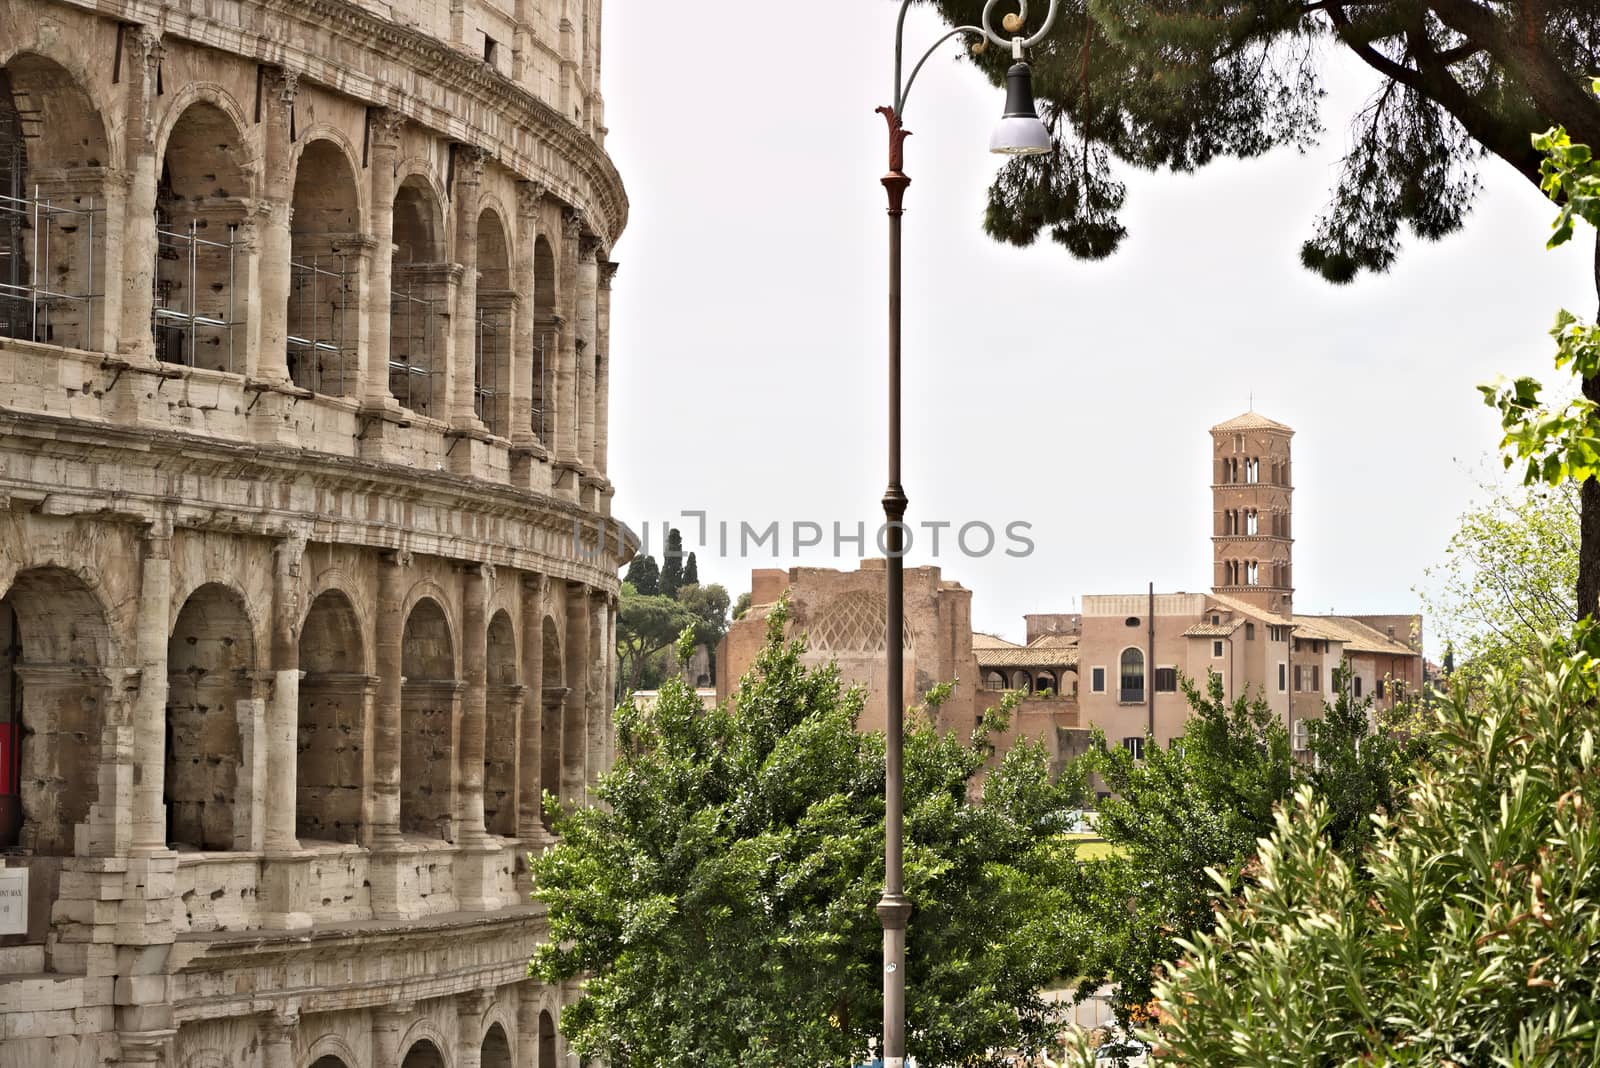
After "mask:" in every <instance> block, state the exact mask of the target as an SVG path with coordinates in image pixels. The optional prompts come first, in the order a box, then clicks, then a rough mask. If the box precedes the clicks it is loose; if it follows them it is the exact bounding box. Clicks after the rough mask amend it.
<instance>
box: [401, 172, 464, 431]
mask: <svg viewBox="0 0 1600 1068" xmlns="http://www.w3.org/2000/svg"><path fill="white" fill-rule="evenodd" d="M442 219H443V216H442V215H441V213H440V210H439V201H438V199H437V198H436V197H435V196H434V195H433V190H432V189H431V188H430V187H429V186H428V183H427V182H426V181H425V180H424V179H423V178H422V177H421V176H420V175H415V174H414V175H412V176H411V177H409V178H407V179H406V180H405V181H403V182H401V183H400V188H399V189H398V190H396V191H395V196H394V259H393V261H392V262H391V265H390V286H389V289H390V292H389V392H390V393H391V394H393V396H394V399H395V400H396V401H398V402H399V403H400V405H401V406H402V407H404V408H409V409H411V410H412V411H413V412H416V413H417V414H418V415H434V414H436V409H435V403H434V402H435V399H436V398H435V393H439V392H440V391H439V390H436V389H435V388H434V387H435V382H436V380H437V377H438V375H439V372H440V370H441V368H440V360H439V358H438V355H437V354H438V353H440V352H442V346H440V345H439V338H440V336H441V333H440V332H441V331H442V330H443V329H444V328H445V325H444V322H443V316H444V314H445V309H446V306H447V305H446V302H445V295H446V292H447V286H448V284H449V279H450V265H449V264H447V263H445V262H444V238H443V229H444V224H443V221H442ZM444 399H445V398H444V397H443V395H442V393H440V395H439V396H438V397H437V400H438V402H439V407H438V409H437V413H438V414H442V412H443V402H444Z"/></svg>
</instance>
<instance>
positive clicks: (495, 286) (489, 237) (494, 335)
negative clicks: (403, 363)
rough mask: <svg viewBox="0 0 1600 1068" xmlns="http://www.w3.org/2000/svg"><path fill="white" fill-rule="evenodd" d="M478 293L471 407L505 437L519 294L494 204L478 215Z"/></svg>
mask: <svg viewBox="0 0 1600 1068" xmlns="http://www.w3.org/2000/svg"><path fill="white" fill-rule="evenodd" d="M477 294H478V307H477V310H476V312H477V316H478V321H477V324H476V330H475V332H474V334H473V337H474V339H475V346H476V348H475V351H474V353H473V365H472V366H473V380H472V403H473V408H474V410H475V411H476V412H477V413H478V418H479V419H481V420H483V425H484V426H486V427H488V429H489V433H491V434H495V435H498V436H500V437H506V436H509V435H510V433H511V333H512V329H513V327H514V325H515V317H516V301H517V297H516V294H515V293H514V292H513V291H512V288H511V249H510V243H509V242H508V240H507V238H506V227H505V223H504V221H503V220H501V218H500V215H499V213H498V212H496V211H495V210H494V209H493V208H485V209H484V210H483V212H482V213H481V214H480V215H479V216H478V288H477Z"/></svg>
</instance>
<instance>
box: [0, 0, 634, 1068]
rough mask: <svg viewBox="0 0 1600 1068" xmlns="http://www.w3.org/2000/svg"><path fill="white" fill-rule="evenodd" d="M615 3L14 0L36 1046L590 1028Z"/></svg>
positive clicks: (309, 1057)
mask: <svg viewBox="0 0 1600 1068" xmlns="http://www.w3.org/2000/svg"><path fill="white" fill-rule="evenodd" d="M599 17H600V3H599V0H525V2H524V0H519V2H517V3H515V4H504V5H501V4H497V3H495V2H494V0H462V2H460V3H452V4H449V5H436V4H431V3H421V2H410V0H407V2H402V3H396V4H393V5H390V4H371V3H349V4H345V3H327V2H324V0H292V2H290V3H286V4H263V3H256V2H253V0H244V2H241V3H233V4H190V3H182V2H179V3H165V2H162V3H150V4H145V5H142V6H137V5H126V4H120V3H112V4H110V5H106V4H98V5H97V4H89V3H81V2H77V0H0V862H3V865H4V867H3V868H0V922H3V923H4V924H6V925H7V926H5V927H4V928H3V929H4V930H6V931H8V932H11V933H7V934H4V935H0V1068H35V1066H44V1065H50V1066H57V1065H60V1066H72V1068H89V1066H91V1065H93V1066H99V1065H107V1064H113V1065H123V1064H129V1065H131V1064H142V1065H161V1066H168V1068H222V1066H228V1068H233V1066H256V1065H259V1066H262V1068H509V1066H512V1065H516V1066H524V1065H525V1066H530V1068H533V1066H538V1068H546V1066H554V1065H557V1064H561V1065H567V1064H575V1063H576V1061H575V1059H573V1058H571V1057H569V1056H568V1054H567V1051H566V1050H565V1049H564V1048H563V1047H562V1045H561V1042H560V1039H559V1038H558V1037H557V1026H558V1024H559V1020H560V1014H561V1011H562V1007H563V1006H564V1005H566V1004H569V1003H570V1002H571V1000H572V999H573V997H574V996H575V991H574V990H570V989H556V988H549V987H545V986H542V985H540V984H539V983H537V982H535V981H533V980H530V979H528V978H527V977H526V971H525V967H526V962H527V960H528V958H529V956H530V955H531V953H532V951H533V949H534V947H535V945H536V944H537V943H538V942H539V941H540V940H541V939H542V938H543V937H544V921H543V912H542V909H541V908H540V907H539V906H537V905H535V904H532V903H531V902H530V900H529V890H530V886H529V880H528V874H527V870H526V864H525V862H524V859H523V858H524V857H525V856H526V855H527V853H528V852H529V851H530V850H537V849H539V848H542V847H543V846H545V845H546V844H548V843H549V842H550V841H551V838H550V835H549V832H548V830H547V829H546V827H545V825H544V822H543V818H542V814H541V808H540V798H541V793H542V791H551V792H553V793H555V794H557V795H558V797H559V798H560V800H561V801H562V802H563V803H565V804H569V805H574V804H583V803H586V801H587V799H588V797H589V793H590V790H591V788H592V785H593V783H594V782H595V779H596V776H597V775H598V774H599V773H600V772H601V771H602V770H603V769H604V768H605V767H606V766H607V765H608V762H609V760H610V751H611V733H610V717H609V695H610V693H611V689H612V673H613V655H612V650H613V649H614V646H615V640H614V631H615V625H616V594H617V590H618V581H617V578H616V574H617V569H618V567H619V566H620V565H621V564H622V563H624V562H625V561H626V558H627V556H628V555H629V553H630V552H631V551H632V545H633V543H632V542H631V541H630V540H628V538H627V537H624V538H622V539H619V538H618V537H617V536H616V535H615V534H614V533H611V531H614V530H615V529H616V528H615V527H610V529H609V530H606V528H607V527H608V526H609V524H607V522H606V520H607V517H608V516H609V512H610V500H611V496H612V487H611V484H610V482H609V480H608V478H607V440H608V433H607V396H608V390H609V374H610V342H609V333H610V325H609V320H610V298H611V290H610V285H611V278H612V274H613V272H614V270H615V265H614V264H612V263H611V262H610V261H609V257H608V255H607V250H608V249H610V248H611V247H612V245H613V243H614V242H615V241H616V239H617V238H618V236H619V235H620V233H621V231H622V228H623V226H624V225H625V223H626V218H627V199H626V196H625V194H624V192H623V188H622V185H621V181H620V178H619V177H618V175H617V173H616V170H615V168H614V167H613V166H612V164H611V162H610V160H609V159H608V157H607V156H606V154H605V151H604V135H605V127H604V109H603V103H602V100H601V97H600V93H599V88H598V84H599V73H600V49H599ZM603 531H604V533H602V532H603ZM23 880H25V881H26V885H27V891H26V896H25V898H24V899H22V900H21V901H19V900H18V899H14V898H7V897H5V895H4V891H6V890H9V889H11V888H15V887H19V886H20V885H21V883H22V881H23Z"/></svg>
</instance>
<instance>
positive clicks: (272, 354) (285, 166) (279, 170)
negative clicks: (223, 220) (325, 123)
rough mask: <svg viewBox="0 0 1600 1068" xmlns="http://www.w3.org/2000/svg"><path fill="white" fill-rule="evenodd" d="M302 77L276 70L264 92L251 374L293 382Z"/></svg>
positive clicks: (281, 69) (283, 70)
mask: <svg viewBox="0 0 1600 1068" xmlns="http://www.w3.org/2000/svg"><path fill="white" fill-rule="evenodd" d="M299 81H300V76H299V75H298V74H296V73H295V72H294V71H291V70H285V69H283V68H281V67H278V68H274V69H273V70H272V71H271V74H270V76H269V77H268V79H267V85H266V86H265V90H266V91H265V92H264V93H263V94H262V112H263V114H262V120H263V131H264V132H263V140H264V143H265V150H264V156H265V160H264V163H263V168H264V170H263V174H262V183H261V185H262V195H261V203H260V205H259V206H258V208H257V216H258V218H259V227H260V235H261V266H260V275H259V280H258V283H257V285H258V287H259V288H258V293H259V295H260V301H259V303H258V304H257V308H256V317H257V321H258V323H259V329H258V331H257V334H258V336H259V338H260V347H259V349H258V351H257V361H258V362H257V365H256V366H255V367H253V368H250V369H248V370H247V372H246V373H247V374H249V375H251V376H252V377H255V378H260V379H264V380H266V381H270V382H287V381H289V348H288V336H289V273H290V272H289V256H290V254H291V252H292V250H293V243H292V239H291V237H290V233H289V228H290V220H291V217H292V215H293V213H294V212H293V208H292V205H291V201H292V199H293V197H294V181H293V175H292V174H291V172H290V163H291V161H292V156H293V151H294V148H293V145H291V144H290V141H289V125H290V121H291V118H290V112H291V110H292V109H293V108H294V97H295V91H296V88H297V86H298V84H299Z"/></svg>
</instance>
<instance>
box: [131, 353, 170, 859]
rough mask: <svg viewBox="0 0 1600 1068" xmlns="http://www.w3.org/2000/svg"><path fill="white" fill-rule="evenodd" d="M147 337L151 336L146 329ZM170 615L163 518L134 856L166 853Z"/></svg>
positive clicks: (148, 587) (147, 646) (151, 561)
mask: <svg viewBox="0 0 1600 1068" xmlns="http://www.w3.org/2000/svg"><path fill="white" fill-rule="evenodd" d="M146 333H147V334H148V333H149V331H148V330H147V331H146ZM171 613H172V527H171V526H170V525H169V524H168V523H167V521H166V520H165V519H163V520H161V521H160V522H159V523H157V524H156V525H154V526H153V527H152V528H151V529H150V531H149V533H147V534H146V535H145V539H144V560H143V563H142V565H141V568H140V575H139V630H138V635H137V639H136V645H137V650H138V657H139V697H138V702H137V704H136V705H135V706H134V707H135V710H136V711H135V715H134V728H133V751H134V766H135V767H136V768H138V769H139V777H138V779H137V780H136V781H135V783H134V786H133V841H132V849H133V852H134V853H135V854H146V853H158V852H161V851H162V850H165V849H166V848H167V806H166V801H165V797H164V790H165V782H166V765H167V761H166V727H167V637H168V632H169V631H170V630H171Z"/></svg>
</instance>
